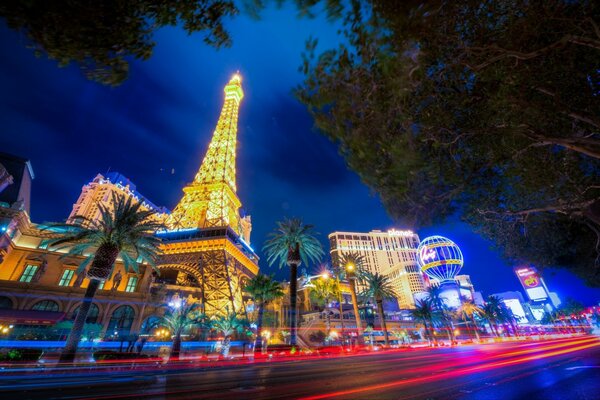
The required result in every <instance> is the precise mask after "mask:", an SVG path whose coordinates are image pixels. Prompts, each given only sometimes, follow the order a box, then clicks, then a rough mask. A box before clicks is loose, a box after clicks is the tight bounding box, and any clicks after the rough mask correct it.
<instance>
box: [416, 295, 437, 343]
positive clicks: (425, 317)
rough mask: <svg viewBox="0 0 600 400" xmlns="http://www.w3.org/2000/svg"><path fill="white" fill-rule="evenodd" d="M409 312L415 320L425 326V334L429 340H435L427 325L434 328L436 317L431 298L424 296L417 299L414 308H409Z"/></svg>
mask: <svg viewBox="0 0 600 400" xmlns="http://www.w3.org/2000/svg"><path fill="white" fill-rule="evenodd" d="M410 314H411V316H412V318H413V319H414V320H415V321H418V322H420V323H422V324H423V326H424V327H425V336H426V337H427V338H428V339H429V341H430V342H431V341H435V338H434V337H433V335H432V333H431V331H430V330H429V327H431V329H433V328H434V325H435V321H436V319H437V312H436V309H435V306H434V305H433V302H432V301H431V299H429V298H425V299H423V300H417V302H416V304H415V309H414V310H410ZM428 324H429V325H428Z"/></svg>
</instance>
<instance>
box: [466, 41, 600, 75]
mask: <svg viewBox="0 0 600 400" xmlns="http://www.w3.org/2000/svg"><path fill="white" fill-rule="evenodd" d="M568 43H573V44H577V45H580V46H586V47H591V48H594V49H597V50H600V40H597V39H593V38H588V37H584V36H575V35H565V36H563V37H562V38H561V39H560V40H557V41H556V42H554V43H552V44H549V45H548V46H546V47H542V48H540V49H537V50H534V51H530V52H527V53H525V52H521V51H516V50H508V49H503V48H502V47H500V46H498V45H496V44H493V45H491V46H487V47H471V48H468V49H467V51H476V52H480V53H483V54H484V53H485V52H486V51H491V52H492V53H499V54H497V55H496V56H494V57H492V58H490V59H489V60H487V61H484V62H482V63H481V64H478V65H475V66H472V65H468V64H467V66H468V67H469V68H471V69H472V70H474V71H480V70H482V69H484V68H486V67H488V66H490V65H491V64H494V63H495V62H498V61H500V60H503V59H505V58H509V57H510V58H515V59H517V60H531V59H533V58H537V57H539V56H541V55H543V54H546V53H548V52H550V51H552V50H555V49H559V48H561V47H564V46H565V45H567V44H568Z"/></svg>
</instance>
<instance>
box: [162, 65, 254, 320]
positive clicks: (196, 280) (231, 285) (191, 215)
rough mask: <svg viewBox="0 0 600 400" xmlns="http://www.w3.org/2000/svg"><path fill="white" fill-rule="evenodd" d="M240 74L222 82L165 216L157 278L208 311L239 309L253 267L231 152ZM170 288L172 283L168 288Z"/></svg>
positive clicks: (241, 309) (248, 227)
mask: <svg viewBox="0 0 600 400" xmlns="http://www.w3.org/2000/svg"><path fill="white" fill-rule="evenodd" d="M243 96H244V92H243V91H242V84H241V77H240V75H239V74H235V75H234V76H233V77H232V78H231V80H230V81H229V83H228V84H227V85H226V86H225V102H224V104H223V109H222V110H221V115H220V116H219V121H218V122H217V127H216V129H215V131H214V133H213V137H212V140H211V141H210V144H209V146H208V150H207V151H206V155H205V156H204V160H203V161H202V165H201V166H200V169H199V171H198V173H197V174H196V176H195V177H194V180H193V182H191V183H190V184H188V185H187V186H186V187H185V188H183V193H184V194H183V197H182V198H181V200H180V201H179V203H178V204H177V206H176V207H175V209H174V210H173V212H172V213H171V215H170V216H169V217H168V218H167V221H166V225H167V226H168V227H169V230H168V231H165V232H161V233H158V236H159V237H161V238H162V239H163V244H162V251H163V254H162V256H161V258H160V260H159V263H158V268H159V270H160V271H161V274H160V277H159V278H158V279H160V280H162V282H164V283H167V284H168V288H169V289H170V288H171V285H174V286H179V287H180V288H181V289H179V288H178V289H177V290H178V291H179V292H181V293H182V294H187V295H191V296H193V297H194V298H196V299H198V300H199V301H200V302H201V304H202V311H203V312H205V313H206V314H208V315H214V314H224V313H226V312H228V311H229V312H231V311H233V312H236V313H244V312H245V305H244V302H243V295H242V287H243V285H244V281H245V280H246V279H249V278H252V277H253V276H255V275H256V274H257V273H258V257H257V256H256V254H255V253H254V250H252V248H251V247H250V244H249V242H250V230H251V220H250V217H249V216H248V217H245V218H240V214H239V208H240V206H241V202H240V199H239V198H238V196H237V194H236V179H235V173H236V169H235V156H236V141H237V122H238V110H239V105H240V101H241V100H242V98H243ZM173 289H175V288H173Z"/></svg>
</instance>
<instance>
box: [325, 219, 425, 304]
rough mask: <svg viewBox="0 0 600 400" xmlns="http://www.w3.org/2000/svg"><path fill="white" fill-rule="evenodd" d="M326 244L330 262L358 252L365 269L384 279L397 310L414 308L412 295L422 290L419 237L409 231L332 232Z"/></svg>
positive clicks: (423, 284)
mask: <svg viewBox="0 0 600 400" xmlns="http://www.w3.org/2000/svg"><path fill="white" fill-rule="evenodd" d="M329 244H330V254H331V259H332V260H336V259H338V258H339V257H340V256H342V255H343V254H346V253H358V254H360V255H361V256H363V257H364V260H365V263H364V265H363V268H364V269H365V270H367V271H369V272H371V273H376V272H378V273H380V274H382V275H385V276H387V277H388V278H389V279H390V280H391V282H392V286H393V287H394V291H395V292H396V294H397V295H398V298H397V300H398V306H399V307H400V308H401V309H410V308H414V306H415V300H414V295H415V294H416V293H420V292H423V291H424V290H425V282H424V281H423V275H422V274H421V271H420V268H419V266H418V264H417V256H416V253H417V247H418V245H419V236H418V235H417V234H416V233H414V232H412V231H399V230H394V229H392V230H389V231H387V232H382V231H380V230H373V231H371V232H369V233H358V232H333V233H331V234H330V235H329Z"/></svg>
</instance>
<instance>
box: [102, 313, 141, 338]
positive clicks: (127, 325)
mask: <svg viewBox="0 0 600 400" xmlns="http://www.w3.org/2000/svg"><path fill="white" fill-rule="evenodd" d="M134 318H135V311H133V308H131V307H130V306H120V307H119V308H117V309H116V310H115V311H114V312H113V314H112V316H111V317H110V321H109V322H108V328H107V330H106V335H115V336H119V335H127V334H129V330H130V329H131V325H132V324H133V319H134Z"/></svg>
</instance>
